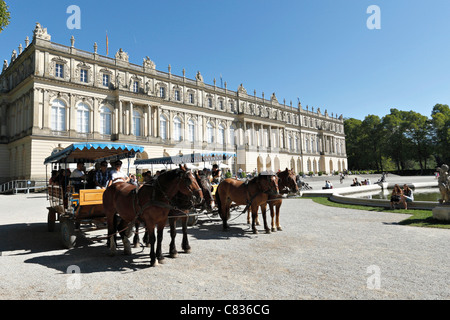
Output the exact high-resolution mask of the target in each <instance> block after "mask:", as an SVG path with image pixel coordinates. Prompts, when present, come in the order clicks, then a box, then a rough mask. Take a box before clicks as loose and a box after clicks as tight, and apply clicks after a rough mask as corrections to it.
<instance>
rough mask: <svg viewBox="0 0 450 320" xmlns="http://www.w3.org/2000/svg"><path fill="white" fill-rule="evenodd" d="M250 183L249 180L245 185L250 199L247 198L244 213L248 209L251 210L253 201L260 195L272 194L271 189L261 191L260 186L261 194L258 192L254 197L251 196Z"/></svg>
mask: <svg viewBox="0 0 450 320" xmlns="http://www.w3.org/2000/svg"><path fill="white" fill-rule="evenodd" d="M249 182H250V181H249V180H246V181H245V182H244V185H245V186H246V187H247V196H248V198H247V205H246V206H245V208H244V211H242V213H245V212H246V211H247V210H248V208H250V206H251V205H252V202H253V200H255V198H256V197H257V196H258V195H260V194H262V193H265V194H270V193H271V191H270V188H269V189H268V190H265V191H261V189H260V188H259V185H258V190H259V192H256V193H255V194H254V195H251V193H250V190H249V189H250V188H249V187H248V185H249Z"/></svg>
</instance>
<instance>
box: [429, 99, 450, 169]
mask: <svg viewBox="0 0 450 320" xmlns="http://www.w3.org/2000/svg"><path fill="white" fill-rule="evenodd" d="M431 125H432V131H433V139H434V156H435V159H436V163H437V165H439V166H440V165H442V164H443V163H447V164H450V108H449V106H448V105H446V104H436V105H435V106H434V107H433V110H432V112H431Z"/></svg>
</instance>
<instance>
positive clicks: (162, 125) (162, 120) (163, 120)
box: [159, 115, 167, 140]
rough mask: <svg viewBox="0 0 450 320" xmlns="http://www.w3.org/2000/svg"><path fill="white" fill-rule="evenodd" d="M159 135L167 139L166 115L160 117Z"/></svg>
mask: <svg viewBox="0 0 450 320" xmlns="http://www.w3.org/2000/svg"><path fill="white" fill-rule="evenodd" d="M159 136H160V137H161V139H164V140H165V139H167V119H166V117H165V116H164V115H161V116H160V117H159Z"/></svg>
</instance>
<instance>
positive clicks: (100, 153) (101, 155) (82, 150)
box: [44, 142, 144, 164]
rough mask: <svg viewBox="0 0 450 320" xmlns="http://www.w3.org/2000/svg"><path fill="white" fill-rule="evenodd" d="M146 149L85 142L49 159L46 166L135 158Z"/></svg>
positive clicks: (130, 145)
mask: <svg viewBox="0 0 450 320" xmlns="http://www.w3.org/2000/svg"><path fill="white" fill-rule="evenodd" d="M143 151H144V147H143V146H138V145H134V144H127V143H116V142H84V143H73V144H71V145H70V146H68V147H67V148H65V149H63V150H60V151H57V152H55V153H53V154H52V155H51V156H49V157H47V158H46V159H45V161H44V164H49V163H51V162H68V163H74V162H89V163H94V162H100V161H103V160H113V161H116V160H121V159H124V158H133V157H134V156H135V154H136V153H138V152H143Z"/></svg>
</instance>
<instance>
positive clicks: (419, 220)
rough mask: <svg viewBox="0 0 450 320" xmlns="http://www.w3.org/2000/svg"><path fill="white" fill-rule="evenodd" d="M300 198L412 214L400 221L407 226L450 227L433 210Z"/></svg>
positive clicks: (327, 204) (345, 206)
mask: <svg viewBox="0 0 450 320" xmlns="http://www.w3.org/2000/svg"><path fill="white" fill-rule="evenodd" d="M298 199H311V200H313V201H314V202H316V203H318V204H322V205H325V206H330V207H337V208H347V209H357V210H366V211H374V212H394V213H403V214H408V215H412V216H411V217H409V218H407V219H405V220H403V221H401V222H399V224H401V225H406V226H414V227H428V228H442V229H450V223H445V222H442V221H439V220H436V219H434V218H433V213H432V212H431V210H404V209H396V210H392V209H387V208H382V207H369V206H360V205H353V204H343V203H337V202H333V201H331V200H329V199H328V198H326V197H301V198H298Z"/></svg>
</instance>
